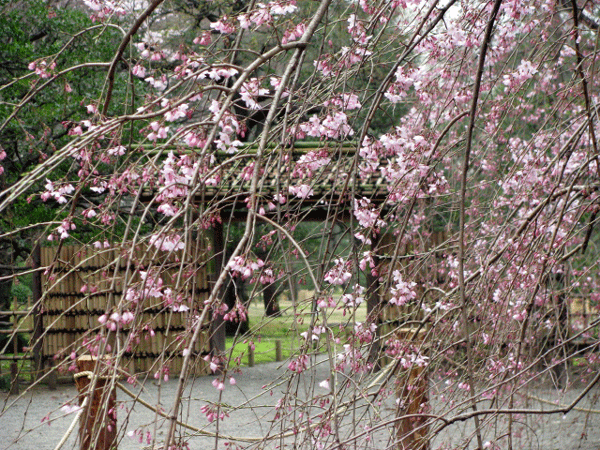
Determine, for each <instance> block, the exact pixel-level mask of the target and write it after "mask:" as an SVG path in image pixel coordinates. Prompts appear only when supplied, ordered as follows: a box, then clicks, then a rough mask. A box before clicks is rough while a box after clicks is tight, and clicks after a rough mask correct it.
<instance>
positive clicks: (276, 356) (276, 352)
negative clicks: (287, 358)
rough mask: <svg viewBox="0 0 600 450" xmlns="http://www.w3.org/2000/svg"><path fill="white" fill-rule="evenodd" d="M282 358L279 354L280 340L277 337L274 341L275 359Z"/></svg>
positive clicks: (279, 359)
mask: <svg viewBox="0 0 600 450" xmlns="http://www.w3.org/2000/svg"><path fill="white" fill-rule="evenodd" d="M281 360H283V356H282V354H281V341H280V340H279V339H277V340H276V341H275V361H277V362H279V361H281Z"/></svg>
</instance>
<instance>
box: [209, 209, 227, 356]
mask: <svg viewBox="0 0 600 450" xmlns="http://www.w3.org/2000/svg"><path fill="white" fill-rule="evenodd" d="M223 240H224V238H223V224H222V223H221V222H219V221H217V222H216V223H215V224H214V228H213V240H212V248H213V252H214V255H215V273H214V274H211V275H212V278H213V282H216V281H217V279H218V278H219V274H220V273H221V270H223V264H224V257H225V255H224V253H225V244H224V242H223ZM224 292H225V289H223V288H221V291H220V295H219V298H223V295H222V294H223V293H224ZM210 351H211V353H212V354H213V355H216V356H221V355H223V354H224V353H225V321H224V320H223V316H222V315H220V314H213V316H212V317H211V322H210Z"/></svg>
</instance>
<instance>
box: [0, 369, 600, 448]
mask: <svg viewBox="0 0 600 450" xmlns="http://www.w3.org/2000/svg"><path fill="white" fill-rule="evenodd" d="M283 372H284V370H283V368H282V367H281V363H268V364H262V365H260V366H256V367H254V368H251V369H250V368H246V369H244V372H243V373H242V374H238V375H236V385H235V386H231V385H229V384H228V385H227V386H226V387H225V389H224V391H223V392H222V394H221V395H222V397H221V398H220V399H219V395H218V393H217V391H216V390H215V388H214V387H213V385H212V382H213V380H214V379H215V378H214V377H212V376H207V377H201V378H197V379H195V380H192V382H191V383H190V385H189V386H188V387H187V389H186V391H185V394H184V397H185V399H184V400H185V402H184V404H185V409H184V411H183V416H184V417H185V420H186V422H187V423H189V424H190V425H192V426H194V427H198V428H202V429H204V430H206V431H209V432H214V431H216V429H215V425H214V423H213V424H210V423H209V422H208V420H207V418H206V415H205V414H204V413H203V412H202V411H201V408H202V407H203V406H206V405H210V404H211V403H212V402H215V401H219V400H220V401H221V402H224V403H226V404H228V405H231V406H238V405H242V404H245V403H247V404H248V405H252V408H241V409H232V410H230V411H229V417H228V418H227V419H226V420H224V421H223V422H221V423H220V425H219V427H220V428H219V433H221V434H222V435H232V436H244V437H248V438H261V437H263V436H265V435H267V434H269V433H270V434H271V435H272V434H275V432H276V430H269V428H270V427H271V426H272V424H273V421H272V419H273V418H274V414H275V413H274V405H275V404H276V402H277V400H278V399H279V398H281V397H282V395H283V393H284V392H286V391H287V389H288V386H287V384H286V383H283V384H280V385H274V386H270V387H268V388H265V383H267V382H269V381H271V380H274V379H277V377H278V375H279V374H283ZM326 374H327V365H326V364H321V365H320V366H319V367H318V368H317V370H316V372H315V373H313V374H312V376H307V377H304V378H302V379H301V380H299V382H298V384H297V385H295V386H294V390H295V392H296V394H297V397H298V398H300V397H302V395H303V392H312V390H313V389H314V391H315V392H317V393H318V392H319V389H322V390H323V392H324V393H326V390H325V389H324V388H320V387H319V386H318V382H319V381H320V380H322V379H324V378H326ZM176 384H177V382H176V380H170V381H168V382H166V383H164V382H163V383H162V384H161V386H160V388H159V386H158V385H157V383H156V382H155V381H154V380H152V382H150V381H149V382H147V383H145V385H144V387H143V389H142V388H140V387H139V386H138V387H137V388H136V389H133V390H135V392H136V393H137V394H139V395H140V397H141V398H142V399H144V400H146V401H148V402H149V403H151V404H154V405H156V404H157V403H160V404H161V405H163V406H164V407H166V408H168V407H170V405H172V402H173V399H174V395H175V388H176ZM315 386H316V387H315ZM0 395H1V396H0V400H1V401H2V410H3V412H2V414H1V415H0V424H1V426H0V449H12V450H14V449H23V450H30V449H32V450H53V449H54V448H55V447H56V445H57V443H58V442H59V441H60V440H61V438H62V437H63V435H64V434H65V431H66V430H67V429H68V427H69V425H70V424H71V422H72V420H73V417H74V415H73V414H67V415H65V414H64V412H62V411H61V407H62V406H63V405H65V404H67V403H73V404H74V403H75V397H76V389H75V387H74V386H70V385H62V386H59V387H58V389H57V390H54V391H51V390H48V389H47V388H46V387H43V386H42V387H39V388H37V389H35V390H33V391H31V392H30V393H28V394H26V395H24V396H22V397H20V398H18V399H15V397H10V396H8V395H6V394H0ZM534 395H535V396H536V397H538V398H543V399H546V400H547V401H556V400H557V399H560V401H561V403H562V404H567V403H568V402H569V401H570V400H572V399H573V398H575V396H576V395H577V391H576V390H574V391H571V392H570V393H569V394H568V395H565V396H559V393H558V391H556V390H555V389H552V388H543V389H542V388H540V389H536V390H535V392H534ZM599 395H600V392H599V391H598V390H594V391H592V392H591V393H590V394H589V395H588V397H587V398H586V399H585V400H584V401H583V402H582V403H581V405H580V406H581V407H582V408H592V409H593V408H596V409H599V408H598V406H596V405H595V400H594V399H596V398H597V397H598V396H599ZM118 400H119V401H122V402H123V405H122V407H120V409H119V410H118V425H119V427H121V431H120V432H121V433H122V434H126V433H127V432H128V431H133V430H138V429H141V430H144V433H146V432H148V431H150V432H152V433H153V434H154V433H156V436H157V437H158V439H159V440H160V439H161V436H163V435H164V434H163V433H164V430H163V429H161V428H160V427H159V428H158V429H157V430H155V429H154V425H153V423H154V422H155V414H154V413H153V412H152V411H150V410H149V409H147V408H145V407H144V406H142V405H140V404H137V405H135V406H134V407H133V408H132V409H128V408H131V405H132V403H131V401H130V400H131V399H130V398H129V397H128V396H127V395H126V394H124V393H123V392H122V391H120V390H119V391H118ZM445 406H446V405H442V404H433V405H432V407H433V410H434V411H436V410H439V408H443V407H445ZM383 407H384V409H387V410H388V413H389V412H390V411H392V410H393V404H390V405H387V406H386V405H383ZM528 407H529V408H539V407H543V408H545V409H552V405H549V404H545V403H540V402H539V401H537V400H534V399H531V398H530V399H529V400H528ZM47 416H49V417H50V418H51V420H50V421H48V420H44V418H45V417H47ZM515 420H516V422H517V423H518V424H522V426H519V427H518V428H519V429H520V431H519V432H518V433H517V437H516V439H515V442H514V447H513V448H515V449H520V448H523V449H540V450H575V449H581V450H600V414H596V413H592V414H590V413H586V412H584V411H572V412H570V413H569V414H567V415H566V416H562V415H542V416H536V417H527V416H515ZM162 422H163V419H159V420H158V424H159V425H160V424H161V423H162ZM483 429H484V433H485V435H484V439H486V440H488V439H489V440H492V439H493V436H495V433H497V430H496V429H495V428H493V427H492V425H488V424H485V423H484V425H483ZM355 431H356V432H357V433H358V432H359V430H354V429H350V428H349V425H348V426H347V428H346V430H345V431H343V432H344V433H348V434H349V435H350V434H352V433H353V432H355ZM470 433H472V421H467V422H461V423H458V424H456V425H453V426H451V427H448V428H446V429H445V430H444V431H443V432H442V433H441V434H439V436H437V437H436V439H435V440H434V441H433V442H432V445H431V448H432V449H455V448H464V442H465V441H468V440H469V439H470V438H471V434H470ZM76 434H77V433H76V431H75V432H74V433H72V435H71V436H70V438H69V439H68V440H67V442H66V444H65V445H64V446H63V449H76V448H78V447H77V442H76ZM224 442H225V441H224V440H221V441H220V442H219V444H218V448H219V449H222V448H226V447H224V446H223V444H224ZM388 442H389V430H388V431H387V432H380V433H379V434H377V433H375V434H374V435H373V436H372V439H371V440H360V441H359V442H358V445H356V446H354V445H352V446H350V447H348V448H353V449H354V448H365V449H366V448H369V449H371V448H372V449H384V448H386V447H387V445H388ZM503 442H504V443H506V441H503ZM277 443H279V442H277ZM275 446H276V443H275V442H273V443H272V444H269V445H267V446H266V447H261V448H275ZM474 447H475V443H474V441H471V443H470V445H467V447H466V448H474ZM143 448H146V449H147V448H149V447H148V446H147V444H146V443H145V442H144V443H142V444H140V443H139V442H138V440H137V439H132V438H129V437H124V438H123V439H122V442H121V443H120V445H119V450H139V449H143ZM161 448H162V447H161ZM189 448H190V450H195V449H202V450H203V449H209V448H215V440H214V438H210V437H203V436H196V437H193V438H191V439H190V441H189ZM490 448H493V447H490Z"/></svg>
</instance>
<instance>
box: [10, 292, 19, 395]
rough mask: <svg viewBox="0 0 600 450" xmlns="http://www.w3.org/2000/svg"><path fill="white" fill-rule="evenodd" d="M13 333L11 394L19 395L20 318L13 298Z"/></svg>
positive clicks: (15, 300)
mask: <svg viewBox="0 0 600 450" xmlns="http://www.w3.org/2000/svg"><path fill="white" fill-rule="evenodd" d="M12 310H13V332H12V334H11V336H12V340H13V358H15V359H13V360H12V362H11V363H10V394H11V395H19V365H18V364H19V363H17V359H16V358H17V356H19V334H18V333H16V330H18V329H19V318H18V316H17V299H16V298H13V307H12Z"/></svg>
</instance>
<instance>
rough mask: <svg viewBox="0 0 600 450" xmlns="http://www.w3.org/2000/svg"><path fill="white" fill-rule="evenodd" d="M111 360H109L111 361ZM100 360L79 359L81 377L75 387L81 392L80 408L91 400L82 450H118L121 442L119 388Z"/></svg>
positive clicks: (81, 431) (81, 429)
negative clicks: (118, 408) (119, 435)
mask: <svg viewBox="0 0 600 450" xmlns="http://www.w3.org/2000/svg"><path fill="white" fill-rule="evenodd" d="M107 360H108V358H107ZM98 362H99V360H98V359H97V358H96V357H92V356H89V355H85V356H81V357H80V358H78V359H77V369H78V370H79V373H77V374H76V375H75V384H76V385H77V391H78V392H79V404H80V405H82V404H83V400H84V399H85V398H86V397H88V402H87V405H86V406H85V411H84V414H83V415H82V419H81V421H80V423H79V439H80V442H81V447H80V448H81V450H115V449H116V440H117V412H116V408H115V406H116V401H117V392H116V388H115V387H114V386H113V387H112V388H111V387H110V385H111V380H110V378H108V377H107V374H109V372H110V371H109V370H108V369H109V367H108V366H107V365H106V364H100V365H99V364H98ZM90 389H93V391H92V392H88V391H89V390H90Z"/></svg>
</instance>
